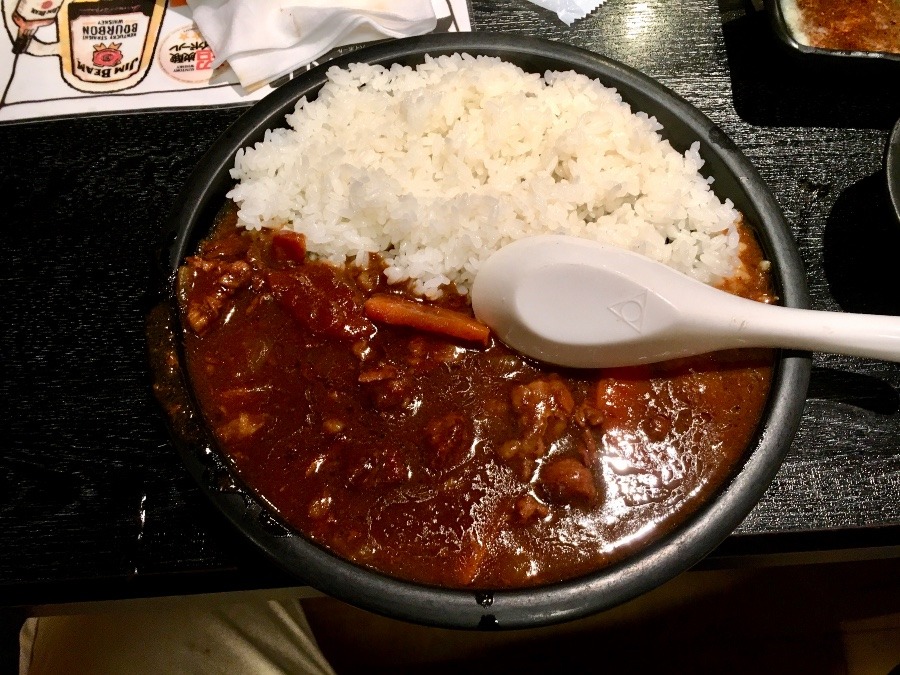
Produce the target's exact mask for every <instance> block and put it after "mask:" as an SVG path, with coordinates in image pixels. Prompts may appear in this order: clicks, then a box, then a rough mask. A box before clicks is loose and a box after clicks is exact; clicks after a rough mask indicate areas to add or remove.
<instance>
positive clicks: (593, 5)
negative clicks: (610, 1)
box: [531, 0, 606, 26]
mask: <svg viewBox="0 0 900 675" xmlns="http://www.w3.org/2000/svg"><path fill="white" fill-rule="evenodd" d="M605 1H606V0H600V2H596V1H592V0H531V2H532V3H533V4H535V5H537V6H538V7H543V8H544V9H549V10H550V11H552V12H556V15H557V16H558V17H559V18H560V20H561V21H562V22H563V23H565V24H566V25H567V26H571V25H572V23H573V22H575V21H577V20H578V19H583V18H584V17H586V16H587V15H588V14H590V13H591V12H593V11H594V10H595V9H597V8H598V7H599V6H600V5H602V4H603V3H604V2H605Z"/></svg>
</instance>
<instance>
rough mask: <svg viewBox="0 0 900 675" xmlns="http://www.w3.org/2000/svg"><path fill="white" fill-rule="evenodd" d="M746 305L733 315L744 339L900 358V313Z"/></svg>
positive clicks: (733, 322)
mask: <svg viewBox="0 0 900 675" xmlns="http://www.w3.org/2000/svg"><path fill="white" fill-rule="evenodd" d="M745 303H746V304H745ZM741 304H743V305H744V307H742V308H741V312H740V313H735V314H734V316H733V318H731V319H730V320H729V324H730V325H729V331H730V332H731V333H732V335H733V336H734V337H735V338H736V339H737V341H738V343H739V344H744V345H747V346H750V345H751V344H752V345H754V346H759V347H783V348H789V349H801V350H804V351H814V352H827V353H832V354H846V355H849V356H862V357H866V358H876V359H883V360H886V361H900V317H897V316H882V315H878V314H849V313H843V312H826V311H819V310H810V309H796V308H793V307H780V306H776V305H761V304H759V303H754V302H752V301H742V302H741ZM754 305H755V306H754Z"/></svg>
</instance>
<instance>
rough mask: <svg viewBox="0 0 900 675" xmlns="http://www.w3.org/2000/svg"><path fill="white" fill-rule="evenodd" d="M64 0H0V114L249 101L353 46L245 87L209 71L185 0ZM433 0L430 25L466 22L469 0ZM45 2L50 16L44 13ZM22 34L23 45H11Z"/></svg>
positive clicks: (455, 27)
mask: <svg viewBox="0 0 900 675" xmlns="http://www.w3.org/2000/svg"><path fill="white" fill-rule="evenodd" d="M260 1H264V0H260ZM65 2H66V3H67V4H66V12H65V16H66V17H67V21H66V22H65V25H61V22H60V21H59V20H58V16H57V15H56V13H55V12H56V11H57V9H58V7H59V2H53V0H2V10H3V22H4V26H5V28H6V31H5V33H6V37H5V40H6V44H5V46H4V44H3V41H4V38H3V36H0V87H3V94H2V97H0V124H9V123H15V122H25V121H29V120H35V119H44V118H66V117H78V116H85V115H99V114H111V113H126V112H137V111H142V110H168V109H178V108H205V107H215V106H235V105H249V104H251V103H253V102H254V101H257V100H259V99H261V98H262V97H264V96H265V95H266V94H268V93H270V92H271V91H272V90H273V89H274V88H275V87H277V86H278V85H279V84H281V83H283V82H285V81H287V80H289V79H291V77H294V76H296V74H297V73H299V72H304V71H306V70H308V69H309V68H311V67H313V66H314V65H316V64H317V63H322V62H325V61H327V60H329V59H331V58H334V57H335V56H337V55H339V54H341V53H344V52H346V51H348V49H351V48H352V47H350V48H348V47H343V48H339V49H336V50H333V51H332V52H329V53H328V54H326V55H325V56H324V57H322V58H321V59H319V60H318V61H316V62H314V63H313V64H310V65H309V66H305V67H303V68H300V69H298V71H297V72H295V73H294V74H293V75H291V76H288V77H284V78H281V79H280V80H277V81H275V82H272V83H270V84H268V85H265V86H263V87H260V88H259V89H257V90H255V91H250V92H248V91H246V90H245V89H244V88H243V87H241V85H240V84H239V83H238V81H237V78H236V77H235V75H234V73H233V72H231V70H230V69H228V68H227V67H225V68H220V69H217V70H215V71H213V69H212V68H211V64H212V62H213V59H214V58H215V55H214V54H213V52H212V50H211V49H210V47H209V45H207V43H206V41H205V40H204V39H203V36H202V35H201V34H200V33H199V32H198V31H197V28H196V26H195V24H194V22H193V19H192V18H191V11H190V9H189V8H188V6H187V5H186V4H185V0H168V2H167V1H166V0H65ZM432 2H433V3H434V8H435V13H436V14H437V17H438V25H437V28H436V29H435V31H434V32H468V31H470V30H471V24H470V20H469V9H468V5H467V3H466V0H432ZM43 8H48V10H44V9H43ZM42 11H49V12H52V16H51V17H50V18H42V17H41V12H42ZM106 16H108V17H109V19H105V18H104V17H106ZM28 32H32V33H33V35H32V36H31V38H30V40H28V39H27V35H26V34H27V33H28ZM17 38H18V39H19V43H18V45H17V43H16V40H17ZM26 41H27V42H28V45H27V48H25V50H24V51H21V53H19V54H15V53H14V52H15V51H18V50H19V49H20V48H21V46H22V44H23V43H24V42H26Z"/></svg>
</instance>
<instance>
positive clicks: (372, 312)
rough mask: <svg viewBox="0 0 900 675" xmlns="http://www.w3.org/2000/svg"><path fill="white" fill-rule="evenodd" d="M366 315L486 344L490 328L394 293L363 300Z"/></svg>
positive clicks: (463, 316) (390, 322)
mask: <svg viewBox="0 0 900 675" xmlns="http://www.w3.org/2000/svg"><path fill="white" fill-rule="evenodd" d="M365 311H366V316H367V317H369V318H370V319H371V320H372V321H381V322H383V323H389V324H393V325H395V326H408V327H410V328H415V329H417V330H424V331H428V332H430V333H440V334H442V335H449V336H451V337H455V338H459V339H461V340H471V341H473V342H480V343H481V344H484V345H486V344H487V342H488V337H489V336H490V333H491V329H490V328H488V327H487V326H486V325H485V324H483V323H481V322H480V321H479V320H478V319H475V318H473V317H471V316H467V315H466V314H463V313H462V312H457V311H455V310H452V309H446V308H444V307H435V306H434V305H426V304H425V303H423V302H416V301H415V300H407V299H406V298H401V297H398V296H396V295H385V294H380V295H373V296H372V297H371V298H369V299H368V300H366V304H365Z"/></svg>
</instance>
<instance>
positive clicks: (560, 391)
mask: <svg viewBox="0 0 900 675" xmlns="http://www.w3.org/2000/svg"><path fill="white" fill-rule="evenodd" d="M510 396H511V399H512V405H513V409H514V410H515V411H516V413H518V415H519V422H520V424H521V425H522V428H523V429H524V431H525V436H526V437H529V436H534V437H537V438H539V439H540V440H541V441H543V442H544V443H552V442H553V441H555V440H556V439H557V438H559V437H560V435H562V433H563V431H565V430H566V426H568V424H569V419H570V418H571V416H572V411H573V410H574V409H575V400H574V399H573V398H572V393H571V392H570V391H569V389H568V387H566V385H565V383H564V382H563V381H562V379H561V378H559V377H558V376H552V377H548V378H546V379H543V380H534V381H533V382H530V383H529V384H523V385H519V386H518V387H515V388H514V389H513V390H512V392H511V394H510Z"/></svg>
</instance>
